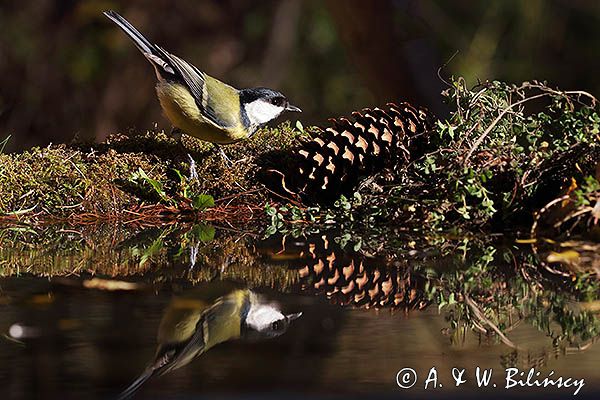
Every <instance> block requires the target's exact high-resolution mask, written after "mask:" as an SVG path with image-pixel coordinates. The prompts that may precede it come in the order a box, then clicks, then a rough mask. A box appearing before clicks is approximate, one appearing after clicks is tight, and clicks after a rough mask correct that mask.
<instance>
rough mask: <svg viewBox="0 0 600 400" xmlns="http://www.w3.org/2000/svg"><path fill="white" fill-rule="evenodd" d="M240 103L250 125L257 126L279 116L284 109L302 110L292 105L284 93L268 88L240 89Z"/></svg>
mask: <svg viewBox="0 0 600 400" xmlns="http://www.w3.org/2000/svg"><path fill="white" fill-rule="evenodd" d="M240 105H241V107H242V113H245V117H246V118H247V122H248V125H251V126H255V127H258V126H261V125H264V124H266V123H267V122H269V121H271V120H273V119H275V118H277V117H278V116H279V115H281V113H282V112H284V111H298V112H299V111H301V110H300V109H299V108H298V107H296V106H293V105H291V104H290V103H289V101H288V99H287V98H286V97H285V96H284V95H283V94H281V93H279V92H277V91H275V90H273V89H268V88H251V89H243V90H240Z"/></svg>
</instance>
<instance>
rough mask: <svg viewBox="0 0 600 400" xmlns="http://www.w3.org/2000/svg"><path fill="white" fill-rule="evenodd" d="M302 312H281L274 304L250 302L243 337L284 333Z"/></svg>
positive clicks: (274, 335)
mask: <svg viewBox="0 0 600 400" xmlns="http://www.w3.org/2000/svg"><path fill="white" fill-rule="evenodd" d="M301 315H302V313H301V312H300V313H295V314H283V313H282V312H281V311H280V310H279V307H278V306H277V305H275V304H260V303H255V304H252V305H251V307H250V310H249V312H248V315H247V317H246V320H245V324H244V328H245V329H244V337H245V338H246V339H250V340H257V339H268V338H274V337H277V336H280V335H282V334H284V333H285V332H286V331H287V329H288V328H289V326H290V323H291V322H292V321H293V320H295V319H298V318H300V316H301Z"/></svg>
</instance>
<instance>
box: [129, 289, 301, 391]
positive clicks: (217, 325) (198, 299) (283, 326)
mask: <svg viewBox="0 0 600 400" xmlns="http://www.w3.org/2000/svg"><path fill="white" fill-rule="evenodd" d="M301 315H302V313H296V314H288V315H284V314H283V313H282V312H281V311H280V310H279V309H278V308H277V307H276V306H275V305H274V304H269V303H265V302H264V300H263V299H261V297H260V296H259V295H257V294H256V293H254V292H252V291H251V290H249V289H247V288H245V287H244V286H242V285H240V284H236V283H233V282H211V283H206V284H202V285H200V286H198V287H197V288H195V289H193V290H191V291H189V292H187V293H184V294H183V295H181V296H177V297H174V298H173V300H172V301H171V303H170V304H169V306H168V307H167V309H166V311H165V313H164V315H163V318H162V320H161V322H160V325H159V328H158V337H157V341H158V348H157V350H156V355H155V356H154V361H153V362H152V363H151V364H150V365H149V366H148V367H147V368H146V370H145V371H144V372H143V373H142V374H141V375H140V376H139V377H138V378H137V379H136V380H135V381H134V382H133V383H132V384H131V385H130V386H129V387H128V388H127V389H125V391H123V392H122V393H121V395H120V397H119V398H120V399H126V398H129V397H130V396H131V395H133V394H134V393H135V392H136V391H137V390H138V389H139V388H140V386H141V385H142V384H143V383H144V382H146V381H147V380H148V379H149V378H150V377H152V376H155V375H163V374H165V373H167V372H170V371H173V370H175V369H178V368H180V367H182V366H184V365H186V364H188V363H189V362H191V361H192V360H193V359H194V358H195V357H197V356H199V355H200V354H202V353H204V352H206V351H207V350H209V349H210V348H212V347H213V346H215V345H217V344H219V343H223V342H226V341H228V340H232V339H238V338H245V339H261V338H273V337H276V336H279V335H281V334H283V333H285V331H286V330H287V328H288V327H289V325H290V322H291V321H293V320H295V319H296V318H298V317H300V316H301Z"/></svg>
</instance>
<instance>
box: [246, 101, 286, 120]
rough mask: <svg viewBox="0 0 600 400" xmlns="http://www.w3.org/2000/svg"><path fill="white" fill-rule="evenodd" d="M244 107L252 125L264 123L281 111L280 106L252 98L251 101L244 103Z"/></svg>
mask: <svg viewBox="0 0 600 400" xmlns="http://www.w3.org/2000/svg"><path fill="white" fill-rule="evenodd" d="M244 108H245V109H246V114H247V115H248V119H249V120H250V123H251V124H252V125H262V124H266V123H267V122H269V121H271V120H272V119H275V118H277V117H278V116H279V114H281V113H282V112H283V108H282V107H277V106H274V105H273V104H271V103H268V102H266V101H262V100H254V101H253V102H252V103H248V104H246V105H245V106H244Z"/></svg>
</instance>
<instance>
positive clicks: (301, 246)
mask: <svg viewBox="0 0 600 400" xmlns="http://www.w3.org/2000/svg"><path fill="white" fill-rule="evenodd" d="M276 257H278V258H283V259H285V260H287V262H288V265H289V266H290V267H291V268H294V269H296V270H297V271H298V275H299V276H298V278H299V284H300V286H301V289H302V290H303V291H306V292H309V293H314V294H319V295H326V296H327V297H328V298H329V299H330V300H331V301H332V302H333V303H335V304H340V305H351V306H355V307H364V308H384V307H386V308H392V309H403V310H413V309H422V308H424V307H426V306H427V305H428V304H429V302H428V301H427V300H426V298H425V297H424V292H423V288H424V284H425V282H424V279H423V278H422V277H419V276H418V275H413V274H411V273H410V272H409V271H408V270H402V269H400V268H394V267H392V266H388V265H386V264H385V262H384V261H382V260H380V261H379V262H380V263H381V264H380V265H379V262H377V261H376V260H375V259H368V258H366V257H364V256H362V255H360V254H359V253H356V252H352V251H347V250H346V251H344V250H342V249H341V248H340V246H338V245H337V244H336V243H335V242H334V241H333V240H328V238H327V236H325V235H323V236H322V237H320V238H319V237H311V238H309V239H307V240H306V241H296V240H286V238H285V237H284V238H283V240H282V250H281V251H279V252H277V253H276Z"/></svg>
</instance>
